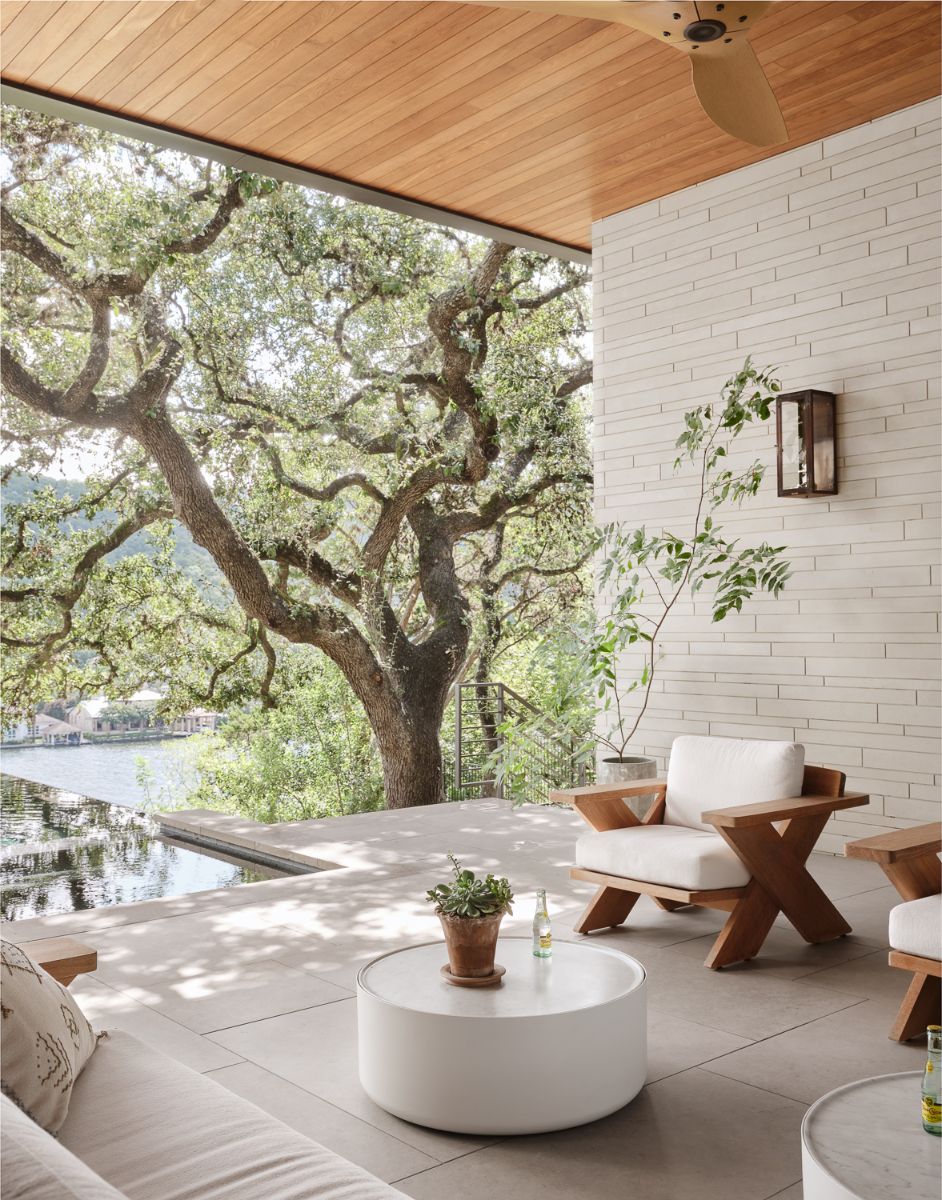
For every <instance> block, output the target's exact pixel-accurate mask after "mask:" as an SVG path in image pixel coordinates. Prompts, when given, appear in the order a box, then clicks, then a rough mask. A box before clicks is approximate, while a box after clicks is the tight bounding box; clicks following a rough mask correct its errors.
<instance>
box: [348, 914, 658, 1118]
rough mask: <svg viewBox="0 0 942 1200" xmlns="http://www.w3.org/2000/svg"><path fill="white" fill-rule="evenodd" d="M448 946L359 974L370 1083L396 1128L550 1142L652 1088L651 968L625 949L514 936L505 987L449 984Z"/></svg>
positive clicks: (406, 954)
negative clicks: (535, 948)
mask: <svg viewBox="0 0 942 1200" xmlns="http://www.w3.org/2000/svg"><path fill="white" fill-rule="evenodd" d="M447 959H448V955H447V952H446V949H445V944H444V942H432V943H429V944H427V945H424V946H412V947H410V948H408V949H406V950H394V951H392V952H391V953H389V954H384V955H383V956H382V957H381V958H377V959H374V961H373V962H371V963H369V964H368V965H367V966H365V967H364V968H363V969H362V970H361V971H360V973H359V975H358V976H357V1021H358V1027H359V1034H358V1037H359V1056H360V1082H361V1084H362V1085H363V1088H364V1090H365V1092H366V1093H367V1095H368V1096H369V1097H370V1098H371V1099H372V1100H375V1102H376V1103H377V1104H379V1105H380V1106H381V1107H382V1108H385V1109H386V1110H387V1111H388V1112H391V1113H392V1114H393V1115H394V1116H397V1117H402V1118H403V1119H404V1120H406V1121H413V1122H415V1124H417V1125H428V1126H430V1127H431V1128H433V1129H446V1130H449V1131H450V1132H452V1133H477V1134H511V1133H545V1132H547V1131H548V1130H551V1129H567V1128H569V1127H570V1126H572V1125H584V1124H585V1123H586V1122H587V1121H595V1120H597V1119H598V1118H599V1117H604V1116H607V1115H608V1113H611V1112H615V1110H616V1109H619V1108H621V1107H622V1106H623V1105H625V1104H627V1103H628V1101H629V1100H631V1099H632V1097H634V1096H636V1095H637V1094H638V1092H639V1091H640V1090H641V1087H642V1085H643V1084H644V1079H645V1074H646V1072H647V1029H646V1024H647V1022H646V1009H645V974H644V968H643V967H642V966H641V964H640V963H639V962H636V961H635V959H633V958H629V957H628V956H627V955H626V954H622V953H621V952H620V951H618V950H612V949H609V948H607V947H605V946H600V945H596V944H594V943H585V942H580V943H570V942H557V943H556V944H555V945H554V947H553V957H552V958H549V959H540V958H535V957H534V956H533V952H532V950H531V943H530V939H529V938H501V940H500V941H499V942H498V945H497V962H498V963H500V964H501V965H502V966H504V967H506V968H507V974H506V975H505V976H504V978H503V982H502V984H501V985H500V986H499V987H489V988H461V987H452V986H451V985H449V984H447V983H446V982H445V981H444V980H443V979H442V976H441V974H440V968H441V966H442V964H443V963H445V962H447Z"/></svg>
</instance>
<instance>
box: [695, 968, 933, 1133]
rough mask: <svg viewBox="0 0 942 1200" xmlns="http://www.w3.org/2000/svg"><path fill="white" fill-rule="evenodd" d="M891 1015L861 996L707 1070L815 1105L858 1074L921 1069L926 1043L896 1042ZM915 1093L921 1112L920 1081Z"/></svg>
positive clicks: (739, 1052) (721, 1061) (717, 1061)
mask: <svg viewBox="0 0 942 1200" xmlns="http://www.w3.org/2000/svg"><path fill="white" fill-rule="evenodd" d="M797 986H805V985H797ZM809 990H810V989H809ZM821 990H823V989H821ZM891 1018H892V1010H889V1011H888V1008H887V1006H886V1005H885V1004H880V1003H877V1002H875V1001H872V1000H863V1001H859V1002H857V1003H856V1004H854V1005H853V1006H852V1007H851V1008H845V1009H843V1010H842V1011H841V1012H838V1013H834V1014H833V1015H832V1016H828V1017H823V1018H822V1019H820V1020H817V1021H811V1022H809V1023H808V1024H805V1025H802V1026H800V1027H798V1028H795V1029H790V1030H788V1031H787V1032H784V1033H781V1034H779V1035H778V1036H777V1037H771V1038H767V1039H766V1040H765V1041H762V1042H757V1043H756V1044H755V1045H754V1046H747V1047H745V1049H743V1050H736V1051H734V1052H733V1053H732V1054H727V1055H726V1056H725V1057H724V1058H718V1059H714V1060H713V1061H712V1062H711V1063H709V1064H708V1066H707V1067H705V1068H704V1069H705V1070H708V1071H711V1072H714V1073H716V1074H718V1075H724V1076H726V1077H727V1078H729V1079H738V1080H740V1082H743V1083H753V1084H755V1085H756V1086H757V1087H764V1088H773V1089H774V1090H775V1091H776V1092H778V1093H779V1094H780V1095H783V1096H789V1097H791V1098H792V1099H793V1100H800V1101H802V1102H803V1103H805V1104H811V1103H812V1102H813V1101H814V1100H817V1099H818V1097H819V1096H823V1095H824V1094H825V1093H826V1092H830V1091H832V1090H833V1089H834V1088H837V1087H840V1086H841V1085H842V1084H845V1083H851V1082H852V1081H853V1080H855V1079H861V1078H863V1077H865V1076H869V1075H887V1074H890V1073H892V1072H894V1071H917V1070H921V1069H922V1067H923V1066H924V1065H925V1058H926V1051H925V1043H924V1042H923V1043H922V1044H921V1045H920V1044H919V1043H918V1042H913V1043H910V1044H907V1045H900V1044H899V1043H898V1042H891V1041H890V1039H889V1038H888V1037H887V1034H888V1032H889V1028H890V1020H891ZM914 1095H915V1099H914V1101H913V1112H914V1113H917V1112H918V1098H919V1097H918V1086H917V1089H916V1092H915V1094H914Z"/></svg>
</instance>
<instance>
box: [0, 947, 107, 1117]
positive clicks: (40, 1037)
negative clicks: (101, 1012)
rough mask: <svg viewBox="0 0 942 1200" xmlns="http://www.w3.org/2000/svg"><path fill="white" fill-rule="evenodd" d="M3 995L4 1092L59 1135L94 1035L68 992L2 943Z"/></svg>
mask: <svg viewBox="0 0 942 1200" xmlns="http://www.w3.org/2000/svg"><path fill="white" fill-rule="evenodd" d="M0 991H2V995H3V1004H2V1016H3V1019H2V1022H0V1024H2V1033H3V1036H2V1042H0V1047H2V1049H0V1077H2V1084H3V1093H4V1095H6V1096H9V1097H10V1099H11V1100H13V1101H14V1102H15V1103H16V1104H17V1105H19V1107H20V1108H22V1109H23V1111H24V1112H26V1113H28V1114H29V1116H31V1117H32V1118H33V1120H34V1121H36V1122H38V1124H40V1125H42V1127H43V1128H44V1129H48V1130H49V1132H50V1133H55V1132H56V1131H57V1130H58V1129H59V1127H60V1126H61V1124H62V1122H63V1121H64V1120H65V1118H66V1114H67V1113H68V1111H69V1101H70V1099H71V1096H72V1087H73V1084H74V1083H75V1080H76V1079H77V1078H78V1075H79V1072H80V1071H81V1070H82V1068H83V1067H84V1066H85V1064H86V1063H87V1062H88V1060H89V1058H90V1057H91V1054H92V1051H93V1050H94V1049H95V1034H94V1032H93V1031H92V1027H91V1025H89V1023H88V1021H87V1020H86V1019H85V1016H84V1014H83V1013H82V1010H81V1009H80V1008H79V1006H78V1004H77V1003H76V1002H75V999H74V997H73V996H72V995H71V994H70V993H69V992H68V990H67V989H66V988H64V987H63V986H62V984H61V983H57V982H56V980H55V979H53V977H52V976H51V975H49V974H48V973H47V972H46V971H44V970H43V969H42V967H40V966H37V964H36V963H34V962H33V960H32V959H31V958H29V957H28V956H27V955H26V954H24V952H23V951H22V950H21V949H20V948H19V946H16V945H14V944H13V942H7V941H3V942H0Z"/></svg>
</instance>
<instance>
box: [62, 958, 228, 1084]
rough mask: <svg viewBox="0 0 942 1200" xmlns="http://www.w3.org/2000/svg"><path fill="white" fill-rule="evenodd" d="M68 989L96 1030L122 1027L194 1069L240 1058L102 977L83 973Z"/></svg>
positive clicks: (207, 1069) (212, 1068) (208, 1069)
mask: <svg viewBox="0 0 942 1200" xmlns="http://www.w3.org/2000/svg"><path fill="white" fill-rule="evenodd" d="M69 990H70V991H71V992H72V994H73V996H75V998H76V999H77V1000H78V1003H79V1005H80V1007H81V1009H82V1012H83V1013H84V1014H85V1015H86V1017H88V1019H89V1020H90V1021H91V1023H92V1025H94V1027H95V1029H96V1030H101V1029H122V1030H124V1031H125V1032H126V1033H130V1034H133V1035H134V1037H136V1038H139V1039H140V1040H141V1041H142V1042H146V1043H147V1045H149V1046H153V1047H154V1049H155V1050H160V1051H161V1052H162V1053H164V1054H169V1055H170V1057H171V1058H176V1059H178V1060H179V1061H180V1062H182V1063H186V1065H187V1066H188V1067H192V1068H193V1070H194V1071H213V1070H216V1069H218V1068H219V1067H226V1066H230V1065H232V1064H234V1063H238V1062H240V1061H241V1060H240V1059H239V1056H238V1055H237V1054H233V1053H232V1051H231V1050H224V1049H223V1047H222V1046H219V1045H217V1044H216V1043H215V1042H211V1041H209V1040H208V1039H207V1038H204V1037H201V1036H200V1035H199V1034H198V1033H194V1032H193V1030H192V1029H188V1028H187V1027H186V1026H185V1025H180V1024H179V1023H178V1022H176V1021H172V1020H170V1018H169V1017H165V1016H164V1015H163V1014H162V1013H159V1012H155V1010H154V1009H152V1008H148V1007H147V1006H146V1005H144V1004H139V1003H138V1002H137V1001H136V1000H132V999H131V997H130V996H128V995H127V994H126V993H124V992H119V991H116V990H115V989H114V988H110V987H108V985H107V984H105V983H102V981H101V980H100V979H96V978H93V977H92V976H89V975H80V976H79V977H78V979H76V980H75V982H74V983H73V984H72V985H71V987H70V989H69Z"/></svg>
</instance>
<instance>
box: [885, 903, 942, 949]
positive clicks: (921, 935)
mask: <svg viewBox="0 0 942 1200" xmlns="http://www.w3.org/2000/svg"><path fill="white" fill-rule="evenodd" d="M890 945H891V946H892V947H893V949H894V950H899V951H901V952H902V953H903V954H916V955H918V956H919V957H920V958H935V959H939V958H942V897H940V896H924V897H923V898H922V899H921V900H907V901H906V902H905V904H897V906H896V907H895V908H891V909H890Z"/></svg>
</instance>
